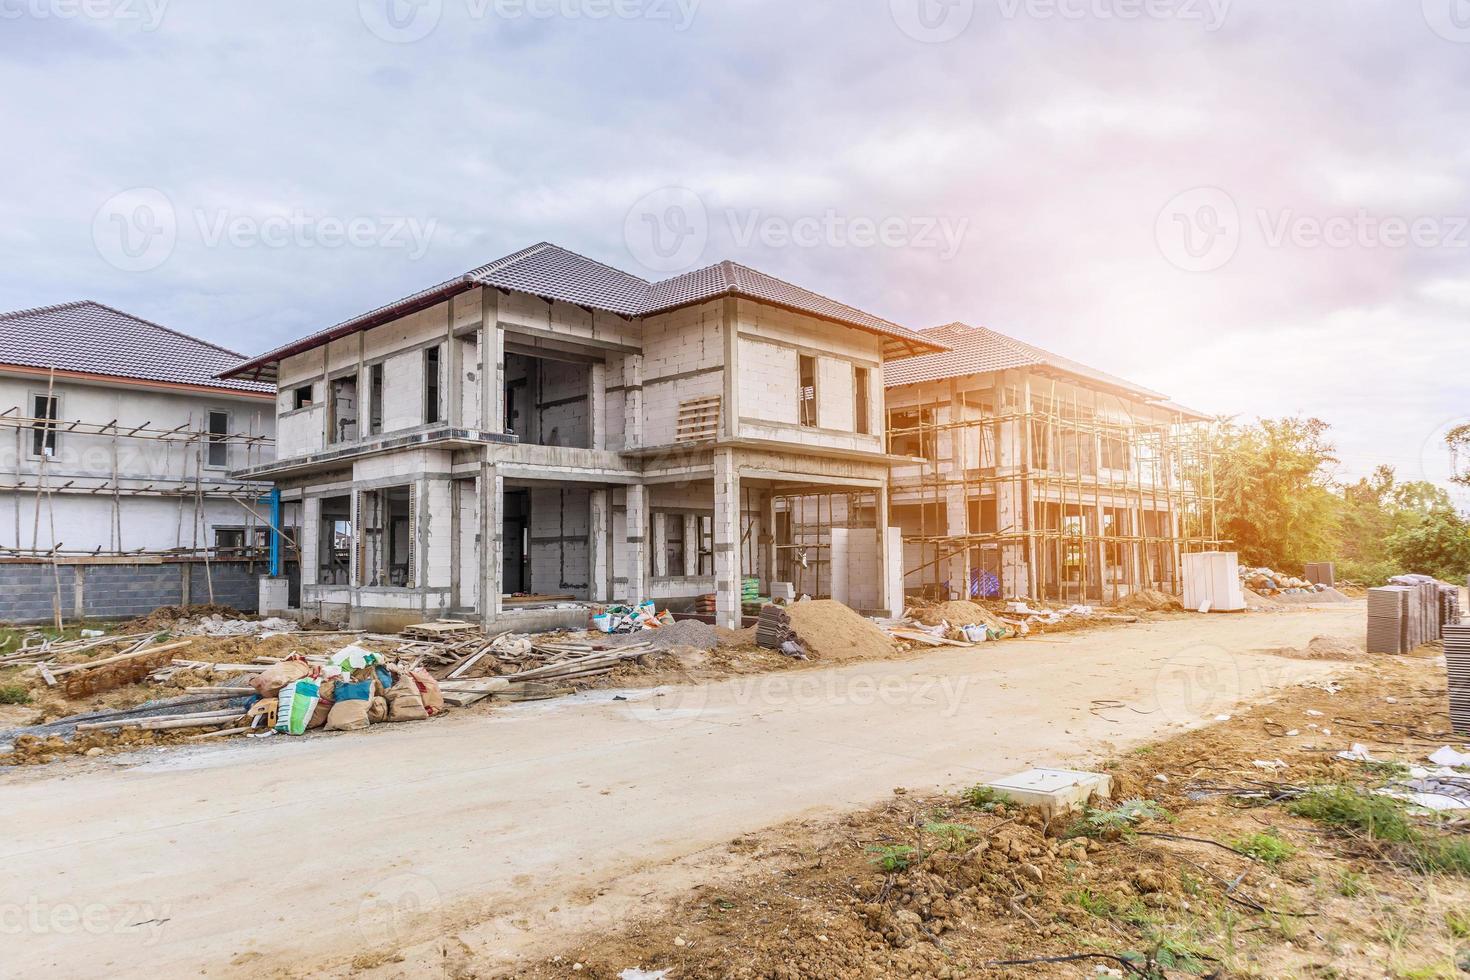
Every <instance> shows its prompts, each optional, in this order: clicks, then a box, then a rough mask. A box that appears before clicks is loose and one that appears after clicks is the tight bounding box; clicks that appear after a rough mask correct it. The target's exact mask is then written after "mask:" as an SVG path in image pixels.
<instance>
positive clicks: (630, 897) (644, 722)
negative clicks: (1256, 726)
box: [0, 603, 1363, 977]
mask: <svg viewBox="0 0 1470 980" xmlns="http://www.w3.org/2000/svg"><path fill="white" fill-rule="evenodd" d="M1362 616H1363V612H1362V606H1361V604H1359V603H1354V604H1352V605H1349V606H1342V607H1337V608H1332V609H1318V608H1309V609H1303V610H1301V611H1293V612H1289V613H1283V614H1273V615H1240V616H1218V617H1199V618H1190V619H1179V620H1170V621H1167V622H1159V623H1152V624H1144V625H1139V626H1134V627H1127V628H1123V629H1110V630H1103V631H1097V632H1090V633H1081V634H1075V635H1070V636H1057V637H1048V638H1043V639H1036V640H1026V641H1016V642H1008V643H1001V644H996V645H995V646H993V647H984V648H982V649H980V650H978V651H972V650H964V651H958V650H957V651H954V652H939V653H933V654H928V655H925V656H922V657H916V658H911V659H906V660H897V661H885V662H867V663H858V664H851V665H847V666H842V667H835V668H829V669H816V670H809V671H797V672H789V673H784V674H775V675H765V676H760V677H751V678H741V679H735V680H731V681H726V682H722V683H718V684H712V685H702V686H691V687H685V688H664V689H659V690H655V691H625V692H612V691H600V692H596V693H594V694H588V695H583V696H579V697H577V698H572V699H567V700H563V701H555V702H544V703H541V704H539V705H538V704H533V705H523V706H518V707H516V708H513V709H508V710H504V711H501V712H498V713H497V714H495V715H494V716H492V717H486V716H483V715H459V716H450V717H449V718H447V719H445V720H442V721H438V722H432V723H427V724H421V725H409V726H403V727H401V728H398V727H393V726H383V727H381V728H377V729H374V730H372V731H370V732H367V733H364V734H357V735H349V736H343V737H320V738H310V739H304V740H286V739H281V740H279V741H277V740H269V741H267V742H260V741H256V742H252V743H249V744H235V745H227V746H218V747H211V748H208V749H203V748H201V749H197V750H191V751H189V752H187V753H181V752H178V751H170V752H168V753H166V754H159V755H158V756H156V757H155V758H153V759H151V760H149V761H147V762H145V763H144V764H141V765H133V766H131V767H127V768H123V767H116V766H111V765H109V766H103V767H92V768H90V769H88V770H86V771H80V770H78V769H76V768H59V769H55V770H50V771H47V770H39V771H31V772H20V771H17V772H12V773H10V774H8V775H6V776H5V777H4V778H3V779H0V801H3V806H0V814H3V826H4V835H3V842H0V867H3V868H4V871H3V875H0V934H3V935H0V941H3V942H4V944H5V954H4V956H3V958H0V975H3V976H6V977H9V976H16V977H21V976H41V975H44V976H51V977H72V976H96V975H99V974H104V973H105V974H107V975H112V976H138V977H143V976H148V977H158V976H175V975H180V974H183V973H186V972H187V973H195V974H197V973H200V972H203V973H206V974H209V975H247V974H248V975H254V976H260V975H262V974H266V975H271V974H273V973H288V972H298V971H299V972H300V973H303V974H304V973H306V972H308V971H309V970H328V971H331V972H346V971H347V970H348V968H349V964H350V963H351V961H352V960H353V958H354V957H357V958H358V963H357V966H358V967H366V966H369V965H372V964H383V966H382V970H383V971H384V974H385V975H396V974H399V973H402V974H404V975H408V974H422V973H423V972H425V971H434V972H437V971H441V970H445V969H447V968H452V967H454V966H455V965H456V964H457V963H462V962H473V963H475V964H476V965H477V966H478V967H479V968H480V969H481V970H486V969H492V968H493V967H494V966H496V965H497V964H505V963H509V962H512V961H513V959H514V957H515V956H517V955H523V954H526V953H528V952H529V951H531V950H532V949H534V948H535V947H536V946H537V944H540V943H545V942H546V941H547V940H549V939H552V938H554V937H555V936H556V935H560V934H564V933H566V932H568V931H572V930H577V929H585V928H597V927H598V926H599V924H606V923H609V922H613V921H616V920H618V919H619V918H620V917H622V916H624V915H626V914H629V913H631V912H636V911H637V910H638V909H640V908H646V907H648V905H649V904H650V903H653V902H656V901H658V900H659V899H660V898H662V897H665V896H669V895H671V894H674V893H676V892H677V891H679V890H680V889H682V888H685V887H688V886H689V885H690V884H692V883H694V882H695V881H702V880H707V879H709V878H710V877H711V876H718V875H720V874H722V873H734V872H738V871H739V870H740V858H739V856H738V854H735V853H732V851H731V849H730V848H728V847H726V846H724V845H726V844H727V843H728V842H729V841H730V840H731V839H732V838H733V837H736V836H738V835H740V834H742V833H745V832H749V831H753V830H756V829H759V828H762V827H765V826H768V825H770V824H773V823H778V822H781V821H784V820H789V819H792V818H796V817H800V816H803V815H811V814H816V813H829V812H832V811H834V810H842V809H848V808H853V807H859V806H864V805H867V804H870V803H872V802H873V801H874V800H876V799H877V798H879V797H881V796H884V795H886V794H888V793H890V792H891V791H892V789H893V788H894V787H896V786H906V787H911V788H914V789H919V790H925V791H927V790H938V789H943V788H951V787H954V786H958V785H967V784H970V783H973V782H975V781H977V780H979V779H982V778H987V777H993V776H997V775H1001V774H1003V773H1006V772H1010V771H1014V770H1017V769H1020V768H1024V767H1026V766H1030V765H1055V764H1062V763H1066V764H1074V765H1081V764H1086V763H1087V762H1088V761H1089V760H1094V761H1095V760H1096V759H1098V758H1100V757H1105V756H1107V755H1109V754H1112V753H1115V752H1118V751H1122V750H1125V749H1127V748H1128V747H1129V746H1132V745H1135V744H1137V743H1139V742H1141V741H1144V740H1147V739H1148V738H1150V737H1152V736H1155V735H1157V734H1159V733H1161V732H1164V731H1166V730H1169V729H1170V728H1177V727H1182V726H1193V725H1199V724H1206V723H1208V722H1210V721H1212V720H1214V719H1215V718H1216V717H1217V716H1220V715H1222V714H1228V713H1231V712H1234V711H1238V710H1240V707H1239V706H1240V705H1241V704H1242V703H1246V702H1250V701H1251V700H1253V699H1256V698H1258V697H1259V696H1260V695H1262V694H1263V693H1265V692H1266V691H1268V690H1269V689H1272V688H1275V687H1280V686H1283V685H1287V684H1292V683H1299V682H1301V681H1305V680H1312V679H1318V678H1322V677H1325V676H1329V675H1332V674H1335V673H1341V672H1343V671H1345V670H1347V669H1350V668H1349V667H1348V666H1347V665H1344V664H1341V663H1325V662H1308V661H1302V660H1291V659H1283V658H1280V657H1273V656H1268V655H1264V654H1259V653H1253V652H1252V651H1258V650H1260V649H1262V648H1268V647H1282V646H1297V647H1299V646H1304V645H1305V644H1306V643H1307V641H1309V640H1310V639H1311V638H1312V637H1314V636H1318V635H1336V636H1344V637H1352V638H1357V637H1358V636H1359V634H1360V633H1361V631H1362ZM619 698H627V700H618V699H619ZM135 761H136V760H135ZM443 936H452V937H453V938H452V939H450V940H449V941H447V942H445V941H435V940H437V939H438V938H439V937H443ZM400 957H401V959H400ZM630 965H632V964H630Z"/></svg>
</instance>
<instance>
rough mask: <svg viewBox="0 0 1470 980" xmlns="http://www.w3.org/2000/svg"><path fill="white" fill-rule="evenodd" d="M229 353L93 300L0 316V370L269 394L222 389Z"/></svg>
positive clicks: (235, 357)
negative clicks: (32, 370) (51, 371)
mask: <svg viewBox="0 0 1470 980" xmlns="http://www.w3.org/2000/svg"><path fill="white" fill-rule="evenodd" d="M240 357H241V355H239V354H237V353H236V352H234V351H232V350H228V349H227V348H224V347H220V346H219V345H217V344H211V343H209V342H208V341H204V340H200V339H199V338H197V337H190V336H189V335H188V334H183V333H179V332H178V331H177V330H170V329H169V328H168V327H163V326H159V325H158V324H156V323H153V322H151V321H149V320H144V319H142V318H141V317H136V316H133V315H131V314H129V313H124V312H122V311H121V310H115V309H113V308H112V307H110V306H104V305H103V304H101V303H94V302H92V301H91V300H80V301H77V302H74V303H61V304H59V305H57V306H43V307H38V308H36V309H32V310H16V311H15V312H14V313H0V365H13V366H16V367H27V368H39V369H46V370H49V369H51V368H55V369H56V370H57V371H68V372H73V373H79V374H94V375H101V376H105V377H112V378H127V379H129V380H134V381H153V382H161V383H167V384H180V385H195V386H199V387H205V388H216V389H220V388H223V389H228V390H233V391H242V392H259V393H263V394H268V393H272V392H274V391H275V390H276V389H275V386H274V385H270V384H262V383H259V382H253V381H221V380H220V378H219V373H220V372H221V371H223V370H225V369H226V368H228V367H229V366H230V365H232V364H235V363H237V362H238V361H239V360H240Z"/></svg>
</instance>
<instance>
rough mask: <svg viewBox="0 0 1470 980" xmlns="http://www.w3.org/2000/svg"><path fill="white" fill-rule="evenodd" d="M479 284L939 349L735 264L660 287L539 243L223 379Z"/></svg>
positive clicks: (633, 310) (890, 348) (598, 305)
mask: <svg viewBox="0 0 1470 980" xmlns="http://www.w3.org/2000/svg"><path fill="white" fill-rule="evenodd" d="M477 285H478V286H493V287H495V288H498V289H505V290H513V291H516V292H522V293H530V294H531V295H533V296H540V297H542V298H544V299H550V300H560V301H562V302H565V303H573V304H575V305H577V306H581V307H585V308H587V309H593V310H602V311H604V312H608V313H615V314H618V315H620V316H624V317H628V318H629V319H637V318H640V317H645V316H651V315H653V314H656V313H662V312H666V311H668V310H673V309H677V308H679V307H681V306H687V305H689V304H691V303H702V302H705V301H707V300H711V299H715V298H717V297H720V296H745V297H748V298H750V299H754V300H758V301H761V302H765V303H771V304H774V305H776V306H782V307H786V308H788V309H792V310H796V311H798V312H801V313H807V314H810V315H812V316H816V317H821V318H822V319H826V320H832V321H834V322H836V323H841V324H844V325H846V326H850V327H854V328H856V329H859V330H866V331H869V332H872V333H877V334H881V335H883V336H884V337H885V338H886V339H887V343H886V344H885V350H886V351H887V353H888V354H889V356H906V355H908V354H912V353H916V352H927V351H934V350H940V349H942V347H941V346H939V345H937V344H935V343H934V342H933V341H932V340H931V339H930V338H928V337H925V336H923V335H920V334H918V333H915V332H914V331H912V330H909V329H908V328H907V327H901V326H899V325H898V324H896V323H890V322H889V321H887V320H884V319H882V318H881V317H876V316H873V315H872V314H871V313H864V312H863V311H862V310H859V309H856V308H854V307H851V306H847V305H846V304H844V303H839V302H837V301H836V300H833V299H829V298H827V297H826V296H822V295H820V294H818V293H814V292H812V291H811V290H808V289H803V288H801V287H800V286H794V285H792V284H791V283H788V282H784V281H782V280H780V279H776V278H775V277H773V276H768V275H766V274H765V273H763V272H757V271H756V270H755V269H751V268H749V267H747V266H743V265H739V264H738V263H735V262H720V263H717V264H715V265H712V266H709V267H708V268H705V269H698V270H695V271H694V272H689V273H685V274H684V275H680V276H675V277H674V278H672V279H666V280H664V281H663V282H658V283H650V282H648V281H647V280H644V279H640V278H639V277H637V276H635V275H632V274H630V273H627V272H624V271H622V270H621V269H615V268H613V267H612V266H610V265H606V264H604V263H602V262H598V261H596V260H595V259H589V258H587V257H586V256H584V255H578V254H577V253H575V252H571V251H568V250H567V249H564V248H562V247H560V246H558V245H552V244H551V243H549V242H541V243H540V244H537V245H532V246H531V247H529V248H524V249H521V250H520V251H519V252H514V253H512V254H510V255H507V256H505V257H504V258H501V259H496V260H495V261H494V262H491V263H489V264H488V265H483V266H481V267H480V268H478V269H472V270H470V271H469V272H466V273H465V274H464V275H462V276H459V277H458V278H455V279H449V280H446V281H445V282H442V283H440V284H439V285H437V286H433V287H430V288H429V289H425V290H422V291H421V292H417V293H414V294H413V295H412V296H407V297H405V298H403V299H400V300H397V301H396V302H393V303H390V304H388V305H387V306H382V307H379V308H378V309H376V310H372V311H370V312H368V313H364V314H362V315H361V316H357V317H353V318H352V319H350V320H344V321H343V322H341V323H339V324H337V325H336V326H333V327H328V328H327V329H326V330H322V331H319V332H317V333H314V334H312V335H310V336H308V337H305V338H303V339H301V340H297V341H293V342H292V343H289V344H286V345H284V346H282V347H278V348H276V349H275V350H272V351H268V352H266V353H264V354H261V355H260V356H259V357H254V358H251V359H250V360H248V361H245V362H244V363H241V364H237V365H235V366H234V367H232V368H231V369H230V370H229V371H228V372H226V375H227V376H230V377H241V376H245V375H247V374H251V373H252V372H256V371H260V372H261V373H262V374H265V373H267V371H268V370H269V369H270V368H271V366H272V365H274V364H275V363H277V362H279V361H280V360H281V359H282V358H284V357H289V356H291V355H292V354H299V353H301V352H302V351H307V350H311V349H312V348H313V347H319V346H321V345H322V344H323V343H325V342H327V341H329V340H335V339H337V338H339V337H345V336H348V335H349V334H353V333H356V332H358V331H360V330H366V329H368V328H370V327H375V326H378V325H380V324H383V323H386V322H388V321H389V320H393V319H396V318H397V317H400V316H404V315H406V314H408V313H411V312H413V311H415V310H417V309H423V308H425V307H428V306H432V305H434V304H436V303H441V302H443V301H444V300H445V299H446V298H448V297H450V296H453V295H454V294H455V293H458V292H462V291H463V290H465V289H469V288H471V287H473V286H477Z"/></svg>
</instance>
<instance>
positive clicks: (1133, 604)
mask: <svg viewBox="0 0 1470 980" xmlns="http://www.w3.org/2000/svg"><path fill="white" fill-rule="evenodd" d="M1113 608H1114V609H1122V610H1125V611H1127V612H1182V611H1183V609H1184V603H1182V602H1180V601H1179V599H1178V597H1177V596H1172V595H1169V594H1168V593H1167V592H1160V591H1159V590H1158V589H1139V590H1138V591H1137V592H1130V593H1129V594H1128V595H1126V596H1124V597H1123V598H1121V599H1119V600H1118V601H1117V602H1115V603H1113Z"/></svg>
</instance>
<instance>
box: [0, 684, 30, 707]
mask: <svg viewBox="0 0 1470 980" xmlns="http://www.w3.org/2000/svg"><path fill="white" fill-rule="evenodd" d="M30 703H31V692H30V691H28V690H26V688H25V687H23V686H22V685H20V684H6V685H5V686H4V687H0V704H30Z"/></svg>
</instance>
